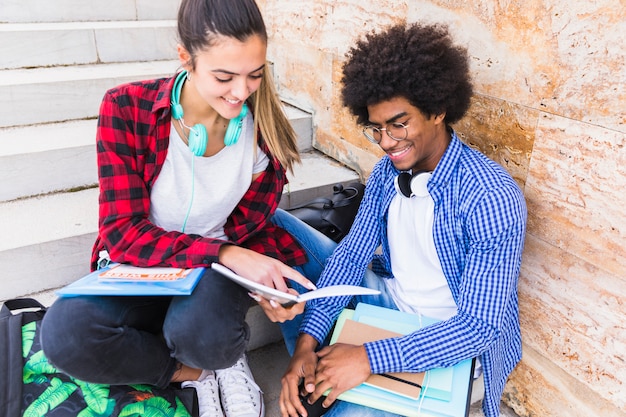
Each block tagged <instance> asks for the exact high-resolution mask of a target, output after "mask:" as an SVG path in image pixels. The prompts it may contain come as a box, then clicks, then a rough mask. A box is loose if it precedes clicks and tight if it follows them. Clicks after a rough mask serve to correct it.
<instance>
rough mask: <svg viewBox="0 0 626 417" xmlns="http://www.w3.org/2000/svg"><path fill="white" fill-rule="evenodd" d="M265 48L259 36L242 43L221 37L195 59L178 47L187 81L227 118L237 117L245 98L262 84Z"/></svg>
mask: <svg viewBox="0 0 626 417" xmlns="http://www.w3.org/2000/svg"><path fill="white" fill-rule="evenodd" d="M266 51H267V45H266V43H265V41H264V40H263V39H262V38H261V37H260V36H258V35H252V36H250V37H248V38H247V39H246V40H245V41H243V42H241V41H239V40H237V39H235V38H230V37H224V36H222V37H219V38H218V39H217V40H216V42H215V43H214V44H213V45H211V47H209V48H208V49H206V50H203V51H200V52H198V54H197V55H196V56H195V57H194V59H193V60H192V59H191V57H190V55H189V53H188V52H187V51H186V50H185V49H184V48H183V47H182V46H179V50H178V52H179V58H180V61H181V64H182V66H183V68H185V69H186V70H187V71H188V72H189V75H190V80H189V81H190V82H188V83H186V84H191V85H193V86H194V87H195V90H196V92H197V95H198V96H199V97H200V98H201V99H202V101H204V102H205V103H206V104H207V105H208V106H210V107H211V108H212V109H214V110H215V111H216V112H217V113H219V115H220V116H221V117H223V118H225V119H232V118H234V117H236V116H237V115H238V114H239V113H240V112H241V108H242V106H243V103H244V102H245V100H246V99H247V98H248V97H250V95H251V94H252V93H254V92H255V91H256V90H257V89H258V88H259V86H260V85H261V78H262V75H263V71H264V70H265V59H266V58H265V57H266ZM192 62H193V64H194V65H193V66H192Z"/></svg>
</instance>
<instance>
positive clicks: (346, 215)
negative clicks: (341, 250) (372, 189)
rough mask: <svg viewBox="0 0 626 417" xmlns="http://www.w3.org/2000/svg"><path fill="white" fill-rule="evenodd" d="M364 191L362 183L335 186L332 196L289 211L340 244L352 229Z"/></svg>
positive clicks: (300, 205)
mask: <svg viewBox="0 0 626 417" xmlns="http://www.w3.org/2000/svg"><path fill="white" fill-rule="evenodd" d="M364 191H365V186H364V185H363V184H361V183H360V182H353V183H351V184H349V185H347V186H345V187H344V186H343V185H341V184H335V185H334V186H333V194H332V195H330V196H328V197H320V198H315V199H313V200H311V201H307V202H306V203H303V204H299V205H297V206H295V207H291V208H289V209H287V211H288V212H290V213H291V214H293V215H294V216H295V217H297V218H299V219H300V220H302V221H303V222H305V223H307V224H308V225H310V226H312V227H314V228H315V229H317V230H319V231H320V232H322V233H324V234H325V235H326V236H328V237H329V238H331V239H332V240H334V241H335V242H337V243H339V242H340V241H341V239H343V238H344V236H345V235H347V234H348V232H349V231H350V227H352V223H353V222H354V217H355V216H356V213H357V211H358V210H359V205H360V204H361V200H362V199H363V192H364Z"/></svg>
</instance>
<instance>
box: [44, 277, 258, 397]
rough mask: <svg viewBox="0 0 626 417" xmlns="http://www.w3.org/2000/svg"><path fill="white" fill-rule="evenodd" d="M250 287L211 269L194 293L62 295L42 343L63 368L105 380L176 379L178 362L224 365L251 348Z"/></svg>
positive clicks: (52, 309) (160, 383)
mask: <svg viewBox="0 0 626 417" xmlns="http://www.w3.org/2000/svg"><path fill="white" fill-rule="evenodd" d="M250 304H251V299H250V297H249V296H248V293H247V290H245V289H244V288H243V287H240V286H239V285H237V284H235V283H233V282H232V281H230V280H229V279H227V278H225V277H223V276H222V275H221V274H219V273H217V272H215V271H213V270H211V269H207V270H206V271H205V273H204V275H203V277H202V278H201V279H200V281H199V282H198V284H197V286H196V288H195V289H194V291H193V293H192V294H191V295H189V296H176V297H164V296H159V297H130V296H119V297H102V296H97V297H96V296H93V297H92V296H80V297H69V298H59V299H58V300H57V301H56V302H55V303H54V304H53V305H52V306H51V307H50V308H49V309H48V311H47V312H46V315H45V316H44V319H43V322H42V329H41V343H42V347H43V350H44V352H45V354H46V356H47V358H48V360H49V361H50V362H51V363H52V364H53V365H54V366H55V367H57V368H58V369H60V370H61V371H63V372H65V373H67V374H69V375H71V376H74V377H76V378H79V379H82V380H84V381H88V382H94V383H103V384H112V385H118V384H134V383H143V384H151V385H155V386H158V387H165V386H167V385H168V384H169V383H170V380H171V378H172V375H173V373H174V371H175V367H176V363H177V362H181V363H184V364H186V365H189V366H191V367H195V368H200V369H223V368H226V367H229V366H231V365H232V364H234V363H235V362H236V361H237V359H239V358H240V357H241V355H243V353H244V352H245V349H246V346H247V342H248V339H249V333H250V331H249V329H248V325H247V324H246V322H245V316H246V312H247V310H248V308H249V306H250Z"/></svg>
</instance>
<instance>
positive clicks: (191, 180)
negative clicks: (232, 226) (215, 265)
mask: <svg viewBox="0 0 626 417" xmlns="http://www.w3.org/2000/svg"><path fill="white" fill-rule="evenodd" d="M209 140H211V138H209ZM255 148H256V152H255ZM268 162H269V160H268V157H267V155H265V153H264V152H263V151H261V149H260V148H259V147H258V145H256V144H254V135H253V120H252V116H251V115H248V116H247V117H246V118H245V120H244V124H243V128H242V131H241V136H240V137H239V140H238V141H237V143H236V144H234V145H231V146H226V147H225V148H224V149H222V150H221V151H219V152H218V153H217V154H215V155H213V156H209V157H200V156H194V155H193V154H192V153H191V151H190V150H189V147H188V146H187V145H186V144H185V142H183V140H182V139H181V137H180V136H179V135H178V133H177V132H176V129H174V126H172V128H171V132H170V143H169V146H168V150H167V156H166V158H165V163H164V164H163V167H162V168H161V172H160V173H159V176H158V177H157V179H156V181H155V183H154V185H153V187H152V191H151V193H150V216H149V220H150V221H151V222H152V223H154V224H155V225H157V226H159V227H161V228H163V229H165V230H166V231H178V232H183V231H184V233H187V234H197V235H201V236H204V237H212V238H217V239H225V238H226V236H225V234H224V224H225V223H226V219H227V218H228V216H229V215H230V213H231V212H232V211H233V209H234V208H235V207H236V206H237V204H238V203H239V201H240V200H241V198H242V197H243V195H244V194H245V192H246V191H247V190H248V188H249V187H250V183H251V182H252V175H253V174H256V173H259V172H262V171H264V170H265V168H266V167H267V164H268ZM192 200H193V202H192ZM190 207H191V209H189V208H190ZM188 212H189V215H187V213H188ZM183 225H184V230H183Z"/></svg>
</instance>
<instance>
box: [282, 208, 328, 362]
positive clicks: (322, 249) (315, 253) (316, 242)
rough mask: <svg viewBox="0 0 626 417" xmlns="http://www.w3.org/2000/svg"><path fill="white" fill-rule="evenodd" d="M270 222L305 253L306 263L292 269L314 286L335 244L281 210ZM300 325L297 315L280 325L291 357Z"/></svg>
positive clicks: (300, 289) (297, 288)
mask: <svg viewBox="0 0 626 417" xmlns="http://www.w3.org/2000/svg"><path fill="white" fill-rule="evenodd" d="M272 222H273V223H274V224H276V225H277V226H279V227H281V228H283V229H285V230H286V231H287V232H289V234H290V235H292V236H293V237H294V238H295V239H296V240H297V241H298V243H300V246H302V248H303V249H304V250H305V251H306V255H307V259H308V260H307V263H306V264H304V265H300V266H296V267H294V269H295V270H296V271H298V272H300V273H301V274H302V275H304V276H305V277H307V278H308V279H309V281H311V282H313V283H314V284H315V283H317V280H318V279H319V277H320V275H321V273H322V271H323V270H324V265H325V264H326V260H327V259H328V257H329V256H330V255H331V254H332V253H333V250H335V247H337V243H335V241H333V240H332V239H330V238H329V237H327V236H326V235H324V234H323V233H321V232H319V231H318V230H316V229H314V228H313V227H311V226H309V225H308V224H306V223H304V222H303V221H302V220H300V219H298V218H296V217H294V216H292V215H291V214H289V213H288V212H286V211H284V210H281V209H278V210H276V213H275V214H274V217H272ZM289 286H290V287H292V288H293V289H295V290H296V291H298V292H299V293H303V292H306V291H308V289H306V288H304V287H303V286H302V285H300V284H298V283H296V282H293V281H290V282H289ZM301 323H302V315H299V316H296V317H295V318H294V319H293V320H290V321H287V322H285V323H281V324H280V330H281V331H282V333H283V338H284V340H285V346H286V347H287V351H288V352H289V355H293V351H294V349H295V346H296V339H297V338H298V330H299V328H300V324H301Z"/></svg>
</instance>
